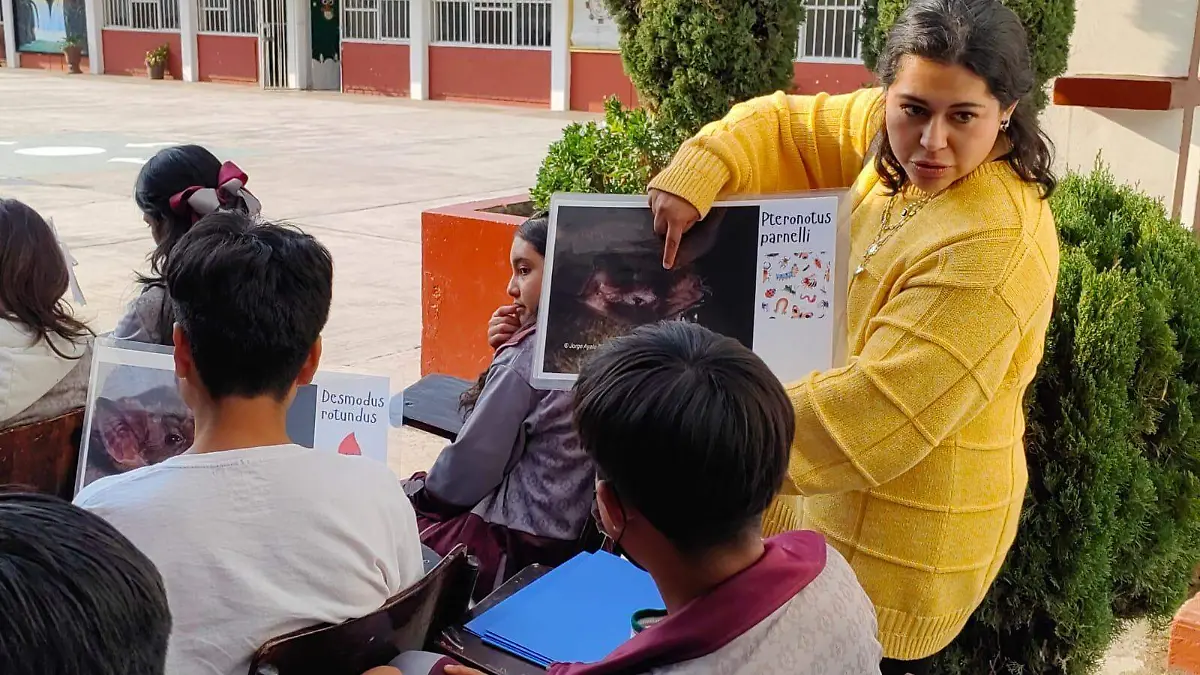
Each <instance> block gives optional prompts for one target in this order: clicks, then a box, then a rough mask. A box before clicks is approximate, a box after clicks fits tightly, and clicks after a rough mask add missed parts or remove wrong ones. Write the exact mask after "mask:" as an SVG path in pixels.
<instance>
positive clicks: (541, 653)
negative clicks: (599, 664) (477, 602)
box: [466, 551, 664, 667]
mask: <svg viewBox="0 0 1200 675" xmlns="http://www.w3.org/2000/svg"><path fill="white" fill-rule="evenodd" d="M663 607H664V604H663V601H662V596H661V595H659V592H658V588H657V587H656V586H655V585H654V581H653V580H652V579H651V578H650V575H649V574H647V573H646V572H644V571H642V570H640V569H638V568H637V567H635V566H634V565H632V564H631V563H630V562H629V561H627V560H624V559H622V558H618V557H616V556H613V555H610V554H608V553H605V552H603V551H600V552H598V553H595V554H591V553H581V554H579V555H577V556H575V557H574V558H571V559H570V560H568V561H567V562H566V563H563V564H562V565H560V566H559V567H557V568H555V569H553V570H551V571H550V572H549V573H547V574H546V575H545V576H543V577H542V578H540V579H538V580H537V581H535V582H533V583H532V584H530V585H529V586H527V587H525V588H523V589H521V590H520V591H518V592H516V593H514V594H513V595H512V597H510V598H507V599H506V600H504V601H503V602H501V603H499V604H497V605H496V606H495V607H493V608H491V609H490V610H488V611H487V612H484V613H483V614H481V615H480V616H478V617H476V618H475V619H474V620H472V621H471V622H470V623H468V624H467V625H466V629H467V631H469V632H471V633H473V634H475V635H477V636H479V638H480V639H482V640H483V641H484V642H485V643H487V644H490V645H492V646H494V647H497V648H499V649H502V650H504V651H506V652H509V653H511V654H514V655H516V656H519V657H521V658H523V659H525V660H527V661H531V662H533V663H536V664H538V665H540V666H543V667H548V666H549V665H550V664H551V663H561V662H568V663H570V662H580V663H594V662H596V661H599V660H601V659H603V658H604V657H605V656H608V654H609V653H611V652H612V651H613V650H614V649H616V648H617V647H619V646H621V644H622V643H624V642H625V641H626V640H628V639H629V638H630V636H631V627H630V619H631V618H632V616H633V613H634V612H636V611H637V610H639V609H662V608H663Z"/></svg>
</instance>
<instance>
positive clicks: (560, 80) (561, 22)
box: [550, 0, 571, 111]
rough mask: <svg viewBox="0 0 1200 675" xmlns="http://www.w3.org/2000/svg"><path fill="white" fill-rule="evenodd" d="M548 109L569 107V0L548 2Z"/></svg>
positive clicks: (561, 109) (565, 108)
mask: <svg viewBox="0 0 1200 675" xmlns="http://www.w3.org/2000/svg"><path fill="white" fill-rule="evenodd" d="M550 22H551V23H550V109H551V110H560V111H563V110H570V108H571V0H553V2H552V3H551V4H550Z"/></svg>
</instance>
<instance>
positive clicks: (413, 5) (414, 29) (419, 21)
mask: <svg viewBox="0 0 1200 675" xmlns="http://www.w3.org/2000/svg"><path fill="white" fill-rule="evenodd" d="M432 4H433V0H409V3H408V26H409V34H408V81H409V82H408V97H409V98H411V99H413V100H414V101H424V100H426V99H428V98H429V17H430V15H431V14H430V9H431V7H432Z"/></svg>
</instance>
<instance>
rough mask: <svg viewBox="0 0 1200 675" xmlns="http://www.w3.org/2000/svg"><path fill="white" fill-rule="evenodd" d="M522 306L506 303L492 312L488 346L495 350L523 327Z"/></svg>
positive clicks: (489, 323)
mask: <svg viewBox="0 0 1200 675" xmlns="http://www.w3.org/2000/svg"><path fill="white" fill-rule="evenodd" d="M520 312H521V308H520V307H517V306H516V305H504V306H503V307H500V308H499V309H497V310H496V311H495V312H493V313H492V319H491V321H488V330H487V340H488V346H489V347H491V348H492V349H493V350H496V349H499V348H500V345H502V344H504V343H505V342H508V340H509V338H511V337H512V336H513V334H514V333H516V332H517V330H518V329H519V328H520V327H521V317H520Z"/></svg>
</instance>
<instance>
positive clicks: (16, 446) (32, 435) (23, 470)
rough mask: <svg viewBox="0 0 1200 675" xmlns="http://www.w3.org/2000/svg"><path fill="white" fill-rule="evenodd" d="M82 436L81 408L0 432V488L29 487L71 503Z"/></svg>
mask: <svg viewBox="0 0 1200 675" xmlns="http://www.w3.org/2000/svg"><path fill="white" fill-rule="evenodd" d="M82 434H83V409H82V408H80V409H78V410H73V411H71V412H69V413H66V414H63V415H59V416H58V417H55V418H52V419H48V420H42V421H40V422H33V423H32V424H25V425H22V426H19V427H12V428H11V429H5V430H3V431H0V485H4V484H15V485H23V486H28V487H30V488H33V489H35V490H37V491H38V492H46V493H49V494H52V495H58V496H59V497H62V498H63V499H66V500H70V499H71V498H72V497H74V496H75V474H76V469H77V468H78V466H79V444H80V440H81V439H82Z"/></svg>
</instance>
